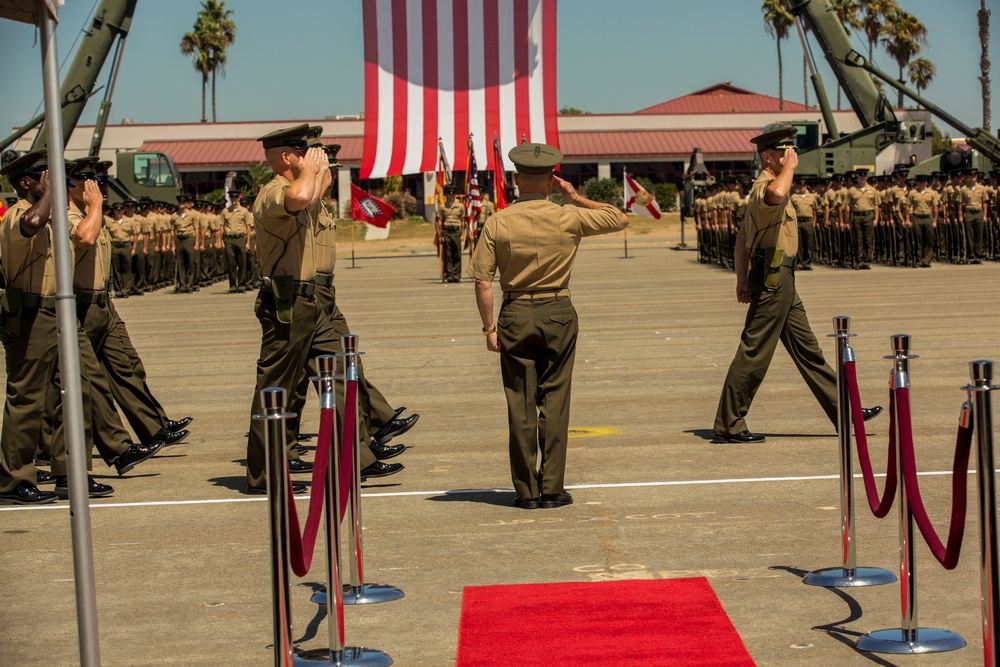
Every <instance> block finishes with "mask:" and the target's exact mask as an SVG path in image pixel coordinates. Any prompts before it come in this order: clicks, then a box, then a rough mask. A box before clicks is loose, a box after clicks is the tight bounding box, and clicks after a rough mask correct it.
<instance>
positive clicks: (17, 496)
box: [0, 482, 58, 505]
mask: <svg viewBox="0 0 1000 667" xmlns="http://www.w3.org/2000/svg"><path fill="white" fill-rule="evenodd" d="M57 497H58V496H56V494H54V493H52V492H51V491H39V490H38V487H36V486H35V485H34V484H32V483H31V482H21V483H20V484H18V485H17V486H15V487H14V490H13V491H4V492H2V493H0V501H3V502H5V503H7V504H8V505H45V504H48V503H54V502H55V501H56V498H57Z"/></svg>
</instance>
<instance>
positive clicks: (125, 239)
mask: <svg viewBox="0 0 1000 667" xmlns="http://www.w3.org/2000/svg"><path fill="white" fill-rule="evenodd" d="M107 228H108V233H109V234H110V235H111V279H112V285H113V286H114V291H115V296H116V297H117V298H119V299H127V298H128V297H129V295H130V294H131V293H132V289H133V288H134V287H135V283H134V280H133V278H132V252H133V250H134V248H135V238H134V235H133V234H132V225H131V223H130V222H128V221H127V220H125V205H124V204H122V203H121V202H115V203H114V204H112V205H111V220H110V221H109V222H108V223H107Z"/></svg>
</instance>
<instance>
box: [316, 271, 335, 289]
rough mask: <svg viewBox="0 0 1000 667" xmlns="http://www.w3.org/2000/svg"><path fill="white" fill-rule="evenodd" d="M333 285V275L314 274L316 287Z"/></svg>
mask: <svg viewBox="0 0 1000 667" xmlns="http://www.w3.org/2000/svg"><path fill="white" fill-rule="evenodd" d="M332 284H333V274H332V273H317V274H316V285H317V286H318V287H329V286H330V285H332Z"/></svg>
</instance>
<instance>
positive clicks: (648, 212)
mask: <svg viewBox="0 0 1000 667" xmlns="http://www.w3.org/2000/svg"><path fill="white" fill-rule="evenodd" d="M624 173H625V196H624V197H623V199H624V201H625V210H626V211H631V212H632V213H637V214H639V215H644V216H646V217H647V218H656V219H657V220H659V219H660V207H659V205H658V204H657V203H656V200H655V199H653V195H651V194H649V191H647V190H646V189H644V188H643V187H642V186H641V185H639V184H638V183H636V182H635V181H634V180H632V177H631V176H629V175H628V172H627V171H626V172H624Z"/></svg>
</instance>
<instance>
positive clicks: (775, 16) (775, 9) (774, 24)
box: [760, 0, 793, 111]
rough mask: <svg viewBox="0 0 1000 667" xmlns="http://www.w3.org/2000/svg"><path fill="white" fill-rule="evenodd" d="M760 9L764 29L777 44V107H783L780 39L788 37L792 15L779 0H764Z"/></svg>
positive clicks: (781, 108)
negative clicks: (762, 14) (762, 15)
mask: <svg viewBox="0 0 1000 667" xmlns="http://www.w3.org/2000/svg"><path fill="white" fill-rule="evenodd" d="M760 10H761V11H762V12H764V29H765V30H767V34H769V35H771V36H772V37H774V39H775V41H776V42H777V44H778V109H779V110H781V111H784V109H785V89H784V83H783V73H782V67H781V40H783V39H786V38H787V37H788V31H789V30H790V29H791V27H792V20H793V19H792V15H791V13H790V12H789V11H788V10H787V9H785V6H784V4H782V2H781V0H764V4H763V5H761V7H760Z"/></svg>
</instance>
